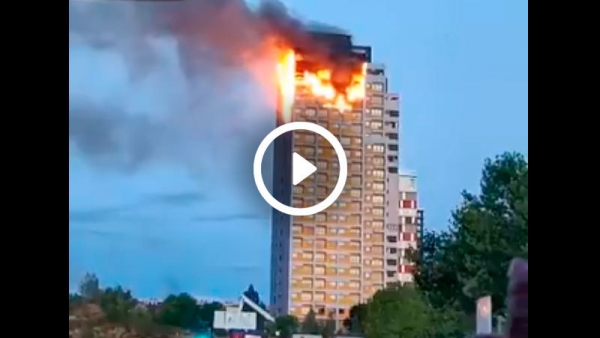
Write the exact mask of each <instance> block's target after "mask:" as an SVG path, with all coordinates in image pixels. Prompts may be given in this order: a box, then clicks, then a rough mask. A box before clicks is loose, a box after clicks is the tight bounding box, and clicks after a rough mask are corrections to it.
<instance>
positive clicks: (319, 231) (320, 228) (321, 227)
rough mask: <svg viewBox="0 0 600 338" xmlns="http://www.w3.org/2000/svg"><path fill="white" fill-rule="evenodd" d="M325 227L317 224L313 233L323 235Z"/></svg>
mask: <svg viewBox="0 0 600 338" xmlns="http://www.w3.org/2000/svg"><path fill="white" fill-rule="evenodd" d="M325 229H326V228H325V227H324V226H318V227H317V230H316V231H315V233H316V234H317V235H325Z"/></svg>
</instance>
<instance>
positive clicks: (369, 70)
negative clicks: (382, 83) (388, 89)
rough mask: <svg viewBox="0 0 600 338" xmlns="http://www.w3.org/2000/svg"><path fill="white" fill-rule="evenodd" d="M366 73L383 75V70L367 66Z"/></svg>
mask: <svg viewBox="0 0 600 338" xmlns="http://www.w3.org/2000/svg"><path fill="white" fill-rule="evenodd" d="M367 74H370V75H384V74H385V72H384V71H383V69H381V68H377V69H373V68H367Z"/></svg>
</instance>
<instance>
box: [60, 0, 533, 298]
mask: <svg viewBox="0 0 600 338" xmlns="http://www.w3.org/2000/svg"><path fill="white" fill-rule="evenodd" d="M286 3H287V4H288V5H289V6H290V8H291V9H292V11H293V12H294V13H295V14H297V15H299V16H301V17H302V18H304V19H309V20H315V21H320V22H326V23H328V24H332V25H335V26H339V27H342V28H344V29H347V30H349V31H351V32H352V33H353V34H354V37H355V42H356V43H358V44H363V45H371V46H372V47H373V57H374V61H375V62H378V63H379V62H381V63H384V64H386V66H387V74H388V75H389V79H390V86H391V91H393V92H397V93H400V95H401V97H402V104H401V127H400V132H401V146H400V151H401V159H400V161H401V167H402V168H406V169H409V170H410V171H411V172H413V173H415V174H416V175H417V176H418V189H419V195H420V196H419V202H420V205H421V207H422V208H424V210H425V225H426V227H427V228H430V229H444V228H445V227H447V225H448V219H449V216H450V212H451V211H452V209H453V208H454V207H455V206H456V205H457V204H458V203H459V202H460V192H461V190H463V189H467V190H470V191H477V189H478V184H479V178H480V172H481V168H482V164H483V161H484V160H485V159H486V158H489V157H493V156H495V155H497V154H499V153H502V152H504V151H519V152H522V153H524V154H527V152H528V134H527V130H528V94H527V92H528V47H527V45H528V30H527V26H528V20H527V17H528V8H527V2H526V1H521V0H494V1H492V0H488V1H478V0H435V1H434V0H419V1H404V0H371V1H368V2H366V1H358V0H356V1H341V0H328V1H317V0H288V1H286ZM158 48H163V47H161V46H159V47H158ZM164 49H165V52H164V53H165V54H164V55H165V58H167V59H168V58H169V51H168V50H167V49H168V46H164ZM69 62H70V69H69V78H70V84H69V94H70V96H74V95H78V96H79V97H90V98H93V99H94V100H98V101H102V100H115V99H117V101H119V100H120V101H119V102H126V103H127V104H128V105H130V106H133V107H135V108H136V109H145V108H146V109H153V110H157V111H161V112H165V114H168V112H169V111H170V110H172V109H176V107H178V104H179V103H180V102H181V97H180V94H179V93H180V92H181V83H180V82H181V79H180V77H181V74H179V73H177V72H176V71H174V70H173V69H171V68H173V67H171V68H168V67H167V68H168V69H163V70H162V71H158V72H156V73H155V74H152V75H151V76H150V77H149V79H147V80H145V82H144V83H143V85H140V86H136V88H130V87H128V86H129V85H128V83H129V82H128V78H127V75H126V73H127V70H126V68H125V67H126V66H125V63H124V62H123V61H122V60H119V58H118V57H116V56H114V55H109V54H106V53H102V52H98V51H94V50H92V49H89V48H86V47H83V46H70V47H69ZM247 115H252V112H249V113H248V114H247ZM247 115H244V116H247ZM219 116H221V117H215V118H214V120H211V121H210V124H209V126H210V127H214V125H215V124H217V123H222V124H224V123H229V122H228V121H230V120H231V119H230V118H229V117H228V116H227V115H226V114H224V115H219ZM262 117H264V116H262ZM246 122H247V121H246ZM248 123H249V124H251V122H248ZM242 127H248V126H245V125H242V126H241V127H239V128H242ZM211 130H212V129H211V128H208V127H207V128H204V129H202V130H201V131H200V132H198V135H199V136H198V138H197V139H194V140H193V141H194V142H191V144H187V145H186V148H185V149H188V150H190V149H191V150H190V151H188V152H186V155H187V156H189V157H190V161H188V162H185V163H174V162H165V163H155V164H153V165H151V166H146V167H144V168H141V169H139V170H130V171H114V170H105V169H103V168H101V167H100V168H99V167H98V166H94V165H92V164H91V163H89V161H88V159H86V158H85V157H82V156H80V155H79V154H78V153H77V152H75V151H71V154H70V157H69V169H70V171H69V193H70V195H69V287H70V289H74V288H76V286H77V281H78V280H79V279H80V278H81V276H82V275H83V274H84V273H85V272H88V271H91V272H94V273H96V274H97V275H98V276H99V278H100V280H101V283H102V284H103V285H115V284H120V285H123V286H124V287H127V288H131V289H132V290H133V291H134V293H135V294H137V295H138V296H139V297H142V298H155V297H162V296H164V295H166V294H168V293H172V292H184V291H185V292H189V293H191V294H193V295H195V296H197V297H210V298H216V299H234V298H236V297H237V296H238V295H239V294H240V293H241V292H242V291H243V290H245V289H246V288H247V287H248V285H249V284H250V283H252V284H254V286H255V287H256V288H257V290H258V291H259V293H260V294H261V295H263V298H264V299H267V297H268V289H269V284H268V283H269V254H270V228H269V227H270V220H269V217H270V210H269V207H268V206H266V205H265V204H264V202H263V201H262V200H261V199H260V197H259V196H258V194H257V193H256V192H255V191H254V190H253V189H254V188H253V186H251V185H252V184H251V183H249V182H251V181H250V180H248V179H247V178H249V177H250V176H249V175H250V174H251V173H249V172H248V173H247V172H245V171H244V170H245V169H240V168H238V167H237V166H236V165H235V163H237V162H236V161H237V157H239V156H242V157H243V156H249V155H248V154H249V153H252V150H251V149H252V147H251V146H250V145H249V143H248V140H247V138H244V137H243V133H238V132H230V133H226V134H223V133H214V132H212V131H211ZM234 130H235V129H234ZM250 144H253V143H250ZM248 148H250V149H248ZM223 149H237V151H234V152H230V151H224V150H223ZM252 155H253V154H252ZM192 162H193V164H194V166H193V168H192V167H190V165H189V163H192ZM242 171H244V172H242ZM240 177H241V178H242V179H240ZM242 181H243V183H242V184H240V182H242Z"/></svg>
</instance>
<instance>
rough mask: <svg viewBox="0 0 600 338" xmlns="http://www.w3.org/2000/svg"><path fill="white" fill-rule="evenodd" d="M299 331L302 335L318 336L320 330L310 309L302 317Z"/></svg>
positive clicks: (313, 312)
mask: <svg viewBox="0 0 600 338" xmlns="http://www.w3.org/2000/svg"><path fill="white" fill-rule="evenodd" d="M300 331H302V333H304V334H319V333H320V331H321V328H320V327H319V323H318V322H317V315H316V314H315V311H314V310H313V309H312V308H311V309H310V311H308V313H307V314H306V317H304V320H303V321H302V325H301V327H300Z"/></svg>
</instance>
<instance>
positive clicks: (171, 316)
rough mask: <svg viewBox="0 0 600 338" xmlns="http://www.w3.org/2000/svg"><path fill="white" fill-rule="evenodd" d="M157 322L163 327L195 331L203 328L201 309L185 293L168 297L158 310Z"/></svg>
mask: <svg viewBox="0 0 600 338" xmlns="http://www.w3.org/2000/svg"><path fill="white" fill-rule="evenodd" d="M157 317H158V321H159V322H160V323H161V324H163V325H168V326H175V327H179V328H183V329H190V330H197V329H201V328H202V327H203V320H202V313H201V308H200V306H199V305H198V302H197V301H196V299H195V298H194V297H192V296H190V295H189V294H187V293H181V294H179V295H169V296H168V297H167V298H165V300H164V301H163V302H162V304H161V306H160V308H159V309H158V314H157Z"/></svg>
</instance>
